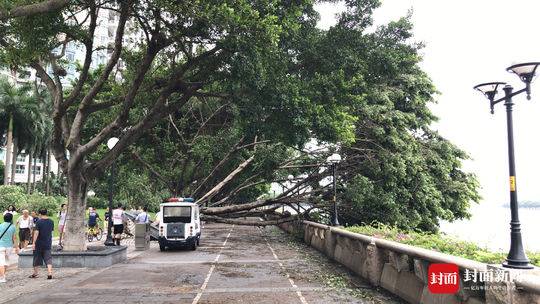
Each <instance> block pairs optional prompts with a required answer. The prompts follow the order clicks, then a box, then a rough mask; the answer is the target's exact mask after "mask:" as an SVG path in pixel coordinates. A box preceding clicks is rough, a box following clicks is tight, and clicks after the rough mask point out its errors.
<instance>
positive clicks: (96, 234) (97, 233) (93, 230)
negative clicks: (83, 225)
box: [86, 225, 103, 242]
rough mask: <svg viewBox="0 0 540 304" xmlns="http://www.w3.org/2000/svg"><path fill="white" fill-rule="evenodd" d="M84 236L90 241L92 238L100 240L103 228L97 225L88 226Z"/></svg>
mask: <svg viewBox="0 0 540 304" xmlns="http://www.w3.org/2000/svg"><path fill="white" fill-rule="evenodd" d="M86 236H87V237H88V241H89V242H92V241H93V240H94V238H95V239H96V240H97V241H101V239H102V238H103V230H102V229H101V227H99V226H98V225H96V226H94V227H88V231H87V232H86Z"/></svg>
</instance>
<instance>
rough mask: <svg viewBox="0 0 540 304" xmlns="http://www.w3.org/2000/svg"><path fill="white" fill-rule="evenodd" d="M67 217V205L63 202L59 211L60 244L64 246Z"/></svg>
mask: <svg viewBox="0 0 540 304" xmlns="http://www.w3.org/2000/svg"><path fill="white" fill-rule="evenodd" d="M66 219H67V205H66V204H62V206H61V207H60V212H58V235H59V236H60V237H59V238H58V245H60V247H62V240H63V236H64V229H65V228H66Z"/></svg>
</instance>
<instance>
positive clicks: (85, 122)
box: [0, 0, 478, 250]
mask: <svg viewBox="0 0 540 304" xmlns="http://www.w3.org/2000/svg"><path fill="white" fill-rule="evenodd" d="M0 3H1V4H0V12H1V13H0V37H1V38H0V46H1V49H0V59H1V60H2V61H3V63H4V64H5V65H9V66H18V67H20V66H24V67H30V68H32V69H34V70H35V72H36V74H37V76H38V77H39V79H40V80H41V81H43V83H44V85H45V86H46V88H47V90H48V91H49V93H50V96H51V98H52V109H51V110H52V113H53V114H52V120H53V125H54V127H53V131H52V143H51V144H52V150H53V153H54V156H55V158H56V160H57V161H58V162H59V164H60V166H61V168H62V171H63V172H64V173H65V174H66V176H67V177H68V185H69V189H68V190H69V191H68V192H69V210H68V213H69V217H70V218H71V219H72V220H73V221H82V218H83V214H84V209H85V204H86V192H87V189H88V187H89V185H90V186H94V187H98V188H99V184H100V183H103V180H102V179H103V173H104V172H105V170H106V168H107V167H108V166H110V165H111V164H112V162H113V161H115V160H116V159H117V158H119V157H120V158H121V160H122V161H121V162H119V163H120V165H121V168H120V173H121V174H123V175H122V176H123V177H122V180H123V181H126V182H127V183H128V184H124V185H122V190H121V191H124V192H125V191H126V189H130V187H132V186H133V185H135V187H133V189H142V188H144V187H139V186H136V185H147V184H149V185H148V187H146V189H147V190H144V191H149V192H152V193H153V194H156V193H162V194H163V196H165V195H169V194H170V195H183V196H188V195H189V196H194V197H195V198H196V200H197V202H198V203H199V204H201V205H204V206H206V207H205V208H204V209H203V213H204V214H205V216H206V217H207V219H211V220H216V221H224V222H237V223H244V224H275V223H279V222H280V221H289V220H294V219H297V218H298V217H306V218H310V217H312V216H314V215H315V214H319V215H322V216H323V218H324V217H327V215H328V212H329V210H330V208H329V206H330V205H329V203H328V201H329V197H330V195H331V191H330V185H329V183H328V181H327V178H328V176H329V170H328V165H327V164H325V159H326V157H327V156H328V155H329V154H331V153H332V152H335V151H338V152H339V153H341V154H342V155H343V162H342V163H341V164H340V165H339V168H338V185H339V202H340V205H339V206H340V211H342V212H341V217H342V218H343V219H344V220H345V221H346V222H348V223H358V222H370V221H374V220H376V221H381V222H386V223H391V224H394V225H398V226H402V227H407V228H420V229H425V230H434V229H436V227H437V225H438V221H439V219H447V220H453V219H457V218H462V217H466V216H467V215H468V214H467V207H468V205H469V203H470V202H471V201H475V200H478V194H477V192H476V187H477V185H476V181H475V179H474V176H472V175H470V174H468V173H465V172H463V171H462V170H461V163H460V162H461V160H463V159H465V158H466V154H465V153H464V152H463V151H461V150H459V149H458V148H457V147H455V146H454V145H453V144H451V143H450V142H448V141H447V140H445V139H444V138H442V137H441V136H440V135H438V134H436V132H434V131H432V130H431V129H430V124H431V123H432V122H433V121H434V120H435V119H436V118H435V117H434V115H433V114H432V113H431V112H430V110H429V108H428V104H429V103H431V102H433V96H434V95H435V94H436V91H435V88H434V87H433V84H432V82H431V80H430V79H429V77H428V76H427V75H426V74H425V73H424V72H423V71H422V70H421V69H420V67H419V65H418V64H419V62H420V61H421V56H420V55H419V50H420V48H421V45H420V44H418V43H415V42H414V41H412V24H411V22H410V18H408V17H404V18H402V19H400V20H398V21H395V22H391V23H389V24H387V25H384V26H381V27H379V28H376V29H373V26H372V20H371V17H372V12H373V10H374V9H376V8H377V6H378V5H379V3H378V1H376V0H359V1H346V2H345V4H346V10H345V11H344V12H343V13H341V14H340V15H339V16H338V20H337V24H336V25H335V26H332V27H331V28H330V29H328V30H323V29H319V28H317V26H316V24H317V20H318V14H317V12H316V11H315V9H314V4H315V3H314V1H309V0H299V1H249V0H242V1H212V0H202V1H188V2H178V1H174V0H165V1H164V0H160V1H156V0H130V1H95V0H80V1H53V0H50V1H15V2H13V1H9V2H8V3H6V2H0ZM32 5H36V6H35V7H33V9H29V8H28V6H32ZM25 7H26V9H25ZM15 12H18V13H15ZM105 17H106V18H109V20H112V21H111V22H112V24H113V25H114V26H109V28H108V33H109V35H110V37H109V38H110V40H109V41H110V43H107V44H103V43H101V42H100V41H98V40H97V39H96V33H97V29H99V27H100V26H101V22H100V21H101V19H100V18H105ZM73 46H76V47H79V48H80V49H82V50H83V53H84V54H85V55H84V60H82V61H81V62H77V63H76V64H77V71H78V72H77V77H75V78H73V79H71V83H70V85H66V82H67V81H68V78H67V77H66V74H67V73H66V71H67V70H69V69H70V65H73V64H74V63H70V62H68V61H66V60H65V59H64V57H65V53H66V49H67V48H69V47H73ZM99 52H105V53H106V55H107V58H108V59H107V60H106V61H105V62H104V63H103V64H101V65H99V67H97V68H92V64H93V62H94V63H95V61H96V59H95V58H96V56H97V55H99V54H101V53H99ZM111 136H116V137H118V138H119V142H118V143H117V144H116V146H115V147H114V148H113V149H112V150H108V149H107V148H106V146H105V142H106V141H107V140H108V139H109V138H110V137H111ZM68 155H69V157H68ZM290 174H293V175H294V176H295V179H294V181H293V182H292V183H289V185H288V189H286V190H285V191H284V192H283V193H281V194H279V195H276V196H273V195H269V194H268V190H269V186H270V184H271V183H272V182H276V183H283V182H284V181H286V179H287V178H286V177H287V176H288V175H290ZM129 181H130V182H129ZM325 181H326V182H325ZM102 188H104V187H102ZM144 191H143V192H144ZM128 192H129V191H128ZM128 192H125V195H124V196H125V197H129V195H128V194H129V193H128ZM158 196H159V195H158ZM150 197H151V196H146V198H145V196H144V195H140V196H138V197H137V198H132V199H133V200H145V199H151V198H150ZM154 197H155V196H154ZM300 203H301V204H302V206H300V205H298V204H300ZM283 204H286V205H289V206H291V208H296V210H297V211H298V213H299V214H298V215H290V214H281V213H279V212H276V210H277V209H278V208H279V206H281V205H283ZM306 206H307V207H306ZM260 207H266V208H263V209H261V208H260ZM249 216H263V217H264V218H265V221H263V222H258V221H257V222H253V221H250V220H249V219H248V220H245V219H243V218H245V217H249ZM68 227H73V228H68V232H67V241H68V243H67V244H66V249H68V250H69V249H70V248H71V249H75V248H80V247H81V246H83V244H84V242H83V240H84V238H83V232H82V231H79V230H77V229H76V228H75V227H77V225H68ZM69 229H72V230H69Z"/></svg>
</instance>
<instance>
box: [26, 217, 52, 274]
mask: <svg viewBox="0 0 540 304" xmlns="http://www.w3.org/2000/svg"><path fill="white" fill-rule="evenodd" d="M39 215H40V219H39V221H37V222H36V227H35V228H36V232H35V234H34V244H33V245H32V249H33V250H34V261H33V266H34V273H33V274H32V275H31V276H30V278H32V279H33V278H37V276H38V269H39V266H41V265H43V262H45V265H47V280H51V279H52V255H51V247H52V235H53V231H54V222H53V221H52V220H51V219H50V218H49V217H48V216H47V209H41V210H39Z"/></svg>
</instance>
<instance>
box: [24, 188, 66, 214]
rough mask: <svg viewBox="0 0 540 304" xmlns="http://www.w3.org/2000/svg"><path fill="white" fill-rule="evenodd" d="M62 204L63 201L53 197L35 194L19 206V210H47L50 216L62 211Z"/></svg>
mask: <svg viewBox="0 0 540 304" xmlns="http://www.w3.org/2000/svg"><path fill="white" fill-rule="evenodd" d="M61 204H62V201H60V200H59V199H57V198H55V197H52V196H46V195H43V194H41V193H33V194H30V195H27V196H26V200H25V201H24V202H23V203H22V204H19V205H18V206H16V207H17V209H19V210H24V209H26V210H30V211H38V210H40V209H47V211H48V212H49V215H52V214H55V213H56V212H58V210H59V209H60V205H61Z"/></svg>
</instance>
